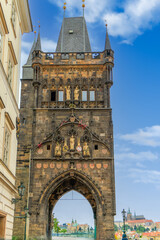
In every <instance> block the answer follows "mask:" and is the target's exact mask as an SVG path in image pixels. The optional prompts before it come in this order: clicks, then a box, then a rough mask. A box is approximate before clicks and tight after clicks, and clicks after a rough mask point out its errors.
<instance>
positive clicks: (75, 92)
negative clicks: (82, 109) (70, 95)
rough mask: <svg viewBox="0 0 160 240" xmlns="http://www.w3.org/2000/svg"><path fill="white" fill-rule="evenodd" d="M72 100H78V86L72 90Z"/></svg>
mask: <svg viewBox="0 0 160 240" xmlns="http://www.w3.org/2000/svg"><path fill="white" fill-rule="evenodd" d="M74 100H79V88H78V86H77V87H76V88H75V89H74Z"/></svg>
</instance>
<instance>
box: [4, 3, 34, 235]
mask: <svg viewBox="0 0 160 240" xmlns="http://www.w3.org/2000/svg"><path fill="white" fill-rule="evenodd" d="M22 4H24V5H23V6H24V7H23V9H22ZM22 12H24V14H23V19H22ZM31 30H32V23H31V19H30V12H29V9H28V2H27V0H22V1H21V3H20V1H18V0H14V1H13V0H1V1H0V223H1V224H0V238H2V239H3V238H5V239H11V237H12V230H13V221H14V217H13V216H14V207H15V206H14V204H12V203H11V200H12V198H14V197H15V196H16V195H15V194H16V193H17V190H16V188H15V180H16V177H15V171H16V157H17V137H16V118H17V117H18V116H19V110H18V99H19V75H20V71H19V70H20V54H21V36H22V34H23V33H24V32H30V31H31ZM11 65H12V67H11ZM11 69H12V70H11Z"/></svg>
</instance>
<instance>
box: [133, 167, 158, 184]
mask: <svg viewBox="0 0 160 240" xmlns="http://www.w3.org/2000/svg"><path fill="white" fill-rule="evenodd" d="M129 177H131V178H132V179H134V182H136V183H144V184H155V185H156V186H157V187H158V188H160V187H159V186H160V171H156V170H145V169H137V168H131V169H130V170H129Z"/></svg>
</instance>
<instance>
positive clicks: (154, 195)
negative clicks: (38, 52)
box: [22, 0, 160, 224]
mask: <svg viewBox="0 0 160 240" xmlns="http://www.w3.org/2000/svg"><path fill="white" fill-rule="evenodd" d="M81 4H82V3H81V0H68V1H67V11H66V16H67V17H70V16H81V15H82V8H81ZM29 5H30V9H31V16H32V21H33V25H35V26H36V28H35V29H36V30H38V21H40V25H41V37H42V48H43V51H53V52H54V51H55V47H56V42H57V40H58V35H59V31H60V27H61V23H62V18H63V9H62V6H63V1H61V0H59V1H56V0H34V1H33V0H29ZM85 16H86V21H87V25H88V31H89V36H90V41H91V45H92V51H103V49H104V41H105V31H106V30H105V20H107V23H108V31H109V34H110V40H111V45H112V49H113V50H114V51H115V68H114V86H113V87H112V90H111V103H112V108H113V121H114V138H115V166H116V199H117V200H116V204H117V216H116V218H115V219H116V220H121V210H122V209H123V208H125V209H128V207H130V208H131V211H133V212H134V211H136V213H137V214H144V215H145V217H146V218H148V219H153V220H154V221H160V208H159V199H160V110H159V109H160V107H159V106H160V94H159V92H160V57H159V56H160V1H159V0H152V1H148V0H112V1H109V0H101V1H100V2H98V1H96V0H86V9H85ZM33 38H34V34H33V33H30V34H25V35H24V36H23V41H22V64H24V63H25V61H26V58H27V56H28V52H29V50H30V47H31V45H32V41H33ZM67 197H69V198H70V195H69V196H67ZM75 197H77V198H79V196H78V195H77V194H76V193H75ZM65 198H66V196H65ZM81 202H82V203H83V204H82V208H83V209H84V211H82V208H80V209H79V206H77V201H72V202H69V201H60V202H59V203H58V204H57V206H56V208H55V209H54V211H55V213H56V215H57V216H58V218H60V220H61V221H62V222H63V221H64V220H65V214H66V218H67V216H68V213H67V212H66V213H65V209H69V207H72V209H76V210H73V211H72V212H74V213H76V214H77V215H75V217H77V216H78V217H79V220H80V221H81V222H82V221H83V220H84V221H85V222H86V221H88V222H89V223H90V224H92V220H90V219H91V216H92V212H91V210H90V209H89V207H88V208H87V205H86V204H87V202H85V201H81ZM62 203H63V204H62ZM67 204H68V205H67ZM62 205H63V206H64V207H62ZM67 206H68V207H67ZM87 209H88V210H87ZM62 213H63V214H62ZM84 213H85V214H84ZM86 213H88V215H86ZM62 215H63V217H64V218H62V219H61V216H62ZM72 215H73V214H71V215H70V216H69V217H70V219H72V217H73V218H74V215H73V216H72ZM87 216H88V217H87ZM82 219H83V220H82ZM66 221H69V220H68V219H66Z"/></svg>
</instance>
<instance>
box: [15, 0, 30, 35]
mask: <svg viewBox="0 0 160 240" xmlns="http://www.w3.org/2000/svg"><path fill="white" fill-rule="evenodd" d="M17 6H18V10H19V15H20V27H21V31H22V34H23V33H25V32H31V31H33V26H32V19H31V14H30V9H29V4H28V0H17Z"/></svg>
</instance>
